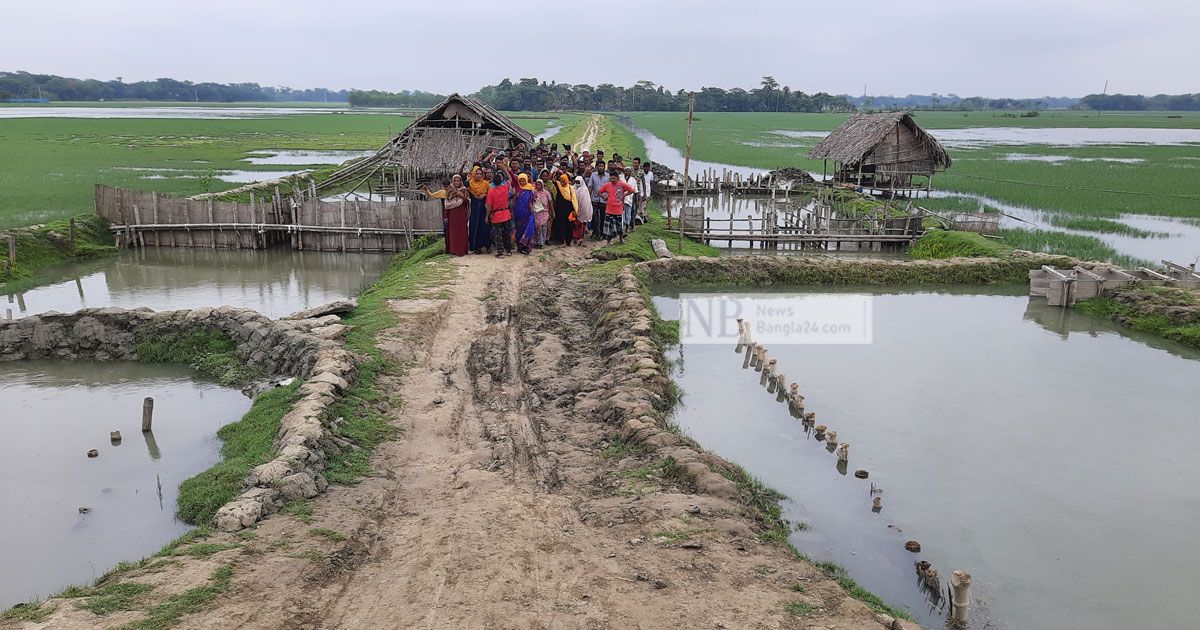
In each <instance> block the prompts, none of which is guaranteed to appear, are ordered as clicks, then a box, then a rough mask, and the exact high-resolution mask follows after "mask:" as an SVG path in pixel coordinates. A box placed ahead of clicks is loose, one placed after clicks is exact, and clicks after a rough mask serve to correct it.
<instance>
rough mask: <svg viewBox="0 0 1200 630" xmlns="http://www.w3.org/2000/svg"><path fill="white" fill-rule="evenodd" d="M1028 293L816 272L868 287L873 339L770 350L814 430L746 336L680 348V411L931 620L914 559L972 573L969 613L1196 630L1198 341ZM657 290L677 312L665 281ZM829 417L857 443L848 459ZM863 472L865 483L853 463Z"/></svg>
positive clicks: (823, 547) (977, 619)
mask: <svg viewBox="0 0 1200 630" xmlns="http://www.w3.org/2000/svg"><path fill="white" fill-rule="evenodd" d="M971 289H976V290H977V289H978V288H975V287H972V288H971ZM790 290H792V291H795V290H796V288H794V287H791V288H790ZM1026 290H1027V289H1026V288H1025V287H1020V286H1015V287H1009V288H986V287H985V288H983V290H982V291H981V292H980V293H978V294H970V293H964V290H963V289H962V288H957V289H953V288H946V287H936V288H933V290H928V289H925V288H920V289H916V290H914V291H915V292H904V293H897V292H896V291H895V290H888V289H879V288H870V287H845V288H842V289H840V290H839V291H829V290H827V289H826V288H825V287H820V288H814V289H812V291H814V292H820V293H833V294H837V293H839V292H841V291H845V292H855V293H864V292H866V293H874V294H875V297H874V311H875V315H874V323H875V334H874V343H873V344H871V345H861V346H855V345H838V346H830V345H804V346H784V345H776V346H775V347H772V348H771V356H772V357H773V358H776V359H778V361H779V366H780V371H783V372H784V373H786V374H787V375H788V379H789V380H791V381H795V382H797V383H799V384H800V393H801V394H803V395H805V396H806V397H807V398H806V400H805V406H806V408H807V410H808V412H810V413H812V412H815V413H816V417H815V418H814V420H813V425H814V426H808V425H806V424H805V423H803V422H800V421H797V419H795V418H794V417H793V416H794V414H789V413H788V411H787V406H786V403H781V402H780V401H779V400H778V396H773V395H768V394H767V393H765V392H763V391H761V389H762V385H761V382H762V380H761V376H760V375H759V374H755V373H749V374H746V373H743V372H741V371H739V370H738V365H739V364H740V365H745V364H746V362H745V360H744V358H743V357H737V356H736V355H734V357H730V354H729V353H730V350H731V348H729V347H724V346H703V345H685V346H683V347H682V348H680V349H679V351H678V352H679V355H678V357H677V359H678V360H679V365H680V368H679V370H678V373H677V375H676V378H677V380H678V381H679V383H680V385H681V388H682V390H683V392H684V400H683V404H682V405H681V407H680V408H679V410H678V412H677V414H676V417H675V420H676V422H678V423H679V425H680V426H681V427H682V428H683V429H684V430H685V431H686V432H687V433H688V434H689V435H691V436H692V437H694V438H696V439H697V440H698V441H699V442H700V443H701V444H702V445H704V446H705V447H707V448H710V449H712V450H714V451H716V452H718V453H719V454H721V455H724V456H726V457H728V458H729V459H731V460H733V461H736V462H739V463H741V464H743V465H745V466H746V468H747V469H748V470H749V471H750V472H751V473H753V474H755V475H756V476H758V477H759V478H761V479H763V480H764V481H765V482H766V483H768V484H769V485H771V486H773V487H775V488H777V489H779V490H780V491H782V492H784V493H785V494H787V495H788V496H789V497H790V499H789V500H788V501H786V502H785V506H784V507H785V512H786V516H787V517H788V518H789V519H790V520H791V521H792V522H793V523H797V524H799V523H803V524H804V526H803V527H802V528H800V529H798V530H797V531H795V532H793V534H792V542H793V543H794V544H796V546H797V547H798V548H800V550H801V551H803V552H805V553H806V554H808V555H809V556H811V557H812V558H814V559H815V560H830V561H834V562H837V563H839V564H841V565H843V566H845V567H846V569H847V570H848V572H849V574H850V576H851V577H853V578H854V579H856V580H857V581H858V582H859V583H861V584H862V585H863V586H864V587H865V588H867V589H869V590H871V591H873V592H876V593H877V594H879V595H880V596H881V597H883V598H884V599H885V600H887V601H889V602H891V603H893V604H897V605H901V606H904V607H906V608H908V609H910V610H911V611H912V612H913V613H914V616H915V617H917V619H918V620H919V621H920V622H921V623H923V624H925V625H926V626H927V627H933V626H940V625H941V624H942V623H944V615H945V601H944V597H943V595H942V592H941V591H940V590H935V589H930V588H929V587H928V585H926V584H925V583H924V580H923V579H922V578H921V576H919V575H918V574H917V572H916V568H917V567H916V566H915V564H914V563H915V562H918V561H921V560H925V561H928V562H930V563H931V564H932V566H933V567H934V568H936V569H938V570H939V571H940V572H941V583H940V584H941V588H945V587H946V585H947V582H948V578H949V574H950V572H951V571H953V570H955V569H965V570H967V571H969V572H970V573H972V575H973V576H974V578H975V582H974V586H973V589H972V590H973V593H972V594H973V596H974V597H975V600H976V603H975V605H973V607H972V616H973V622H972V624H971V625H972V627H977V628H978V627H990V628H1047V629H1052V630H1053V629H1059V628H1062V629H1066V628H1082V627H1095V628H1125V627H1187V626H1189V624H1190V623H1191V622H1190V620H1191V619H1194V618H1195V617H1196V616H1197V615H1200V603H1198V602H1196V601H1195V600H1194V598H1188V597H1186V595H1185V594H1184V593H1185V589H1186V588H1187V586H1185V585H1188V584H1193V583H1196V581H1197V580H1198V579H1200V568H1198V567H1200V547H1197V546H1195V545H1192V544H1191V543H1190V542H1189V541H1190V540H1192V538H1193V536H1192V533H1191V532H1192V529H1194V523H1195V522H1196V520H1197V519H1200V502H1197V501H1195V500H1193V498H1194V496H1195V493H1194V489H1195V487H1196V485H1197V484H1198V483H1200V474H1198V473H1197V472H1196V471H1195V470H1194V466H1192V465H1191V462H1192V459H1193V457H1192V453H1194V452H1195V450H1196V449H1197V448H1200V425H1197V424H1196V423H1195V422H1194V421H1193V419H1194V417H1195V410H1194V405H1193V404H1192V402H1191V401H1190V400H1189V399H1188V398H1187V397H1185V396H1183V395H1182V394H1181V393H1182V392H1185V391H1191V388H1193V387H1194V384H1195V383H1196V382H1197V381H1200V360H1198V359H1200V352H1197V351H1195V350H1192V349H1187V348H1184V347H1182V346H1178V345H1177V344H1170V343H1169V342H1162V343H1158V342H1156V343H1154V344H1153V345H1152V344H1150V343H1146V342H1145V341H1144V340H1142V339H1139V338H1134V337H1130V336H1128V335H1124V334H1119V333H1117V332H1115V331H1113V330H1112V326H1111V325H1109V324H1107V322H1104V321H1103V320H1097V319H1094V318H1090V317H1088V316H1083V315H1081V314H1077V313H1076V314H1074V315H1072V316H1070V317H1068V318H1065V319H1064V318H1061V317H1059V318H1055V313H1052V312H1051V311H1049V310H1047V309H1043V308H1039V307H1038V306H1036V303H1035V304H1031V303H1030V300H1029V298H1028V297H1027V296H1026V295H1025V294H1024V293H1025V291H1026ZM756 292H760V291H757V290H756ZM656 293H661V292H658V291H656ZM709 293H714V292H712V291H711V290H710V291H709ZM716 293H717V294H720V292H716ZM655 303H656V305H658V306H659V308H660V311H661V312H662V313H663V315H664V317H670V316H672V315H674V314H675V313H677V309H678V306H677V300H676V299H674V298H672V297H656V298H655ZM1089 320H1090V321H1089ZM1077 330H1078V331H1080V333H1082V334H1079V333H1076V334H1069V333H1071V332H1075V331H1077ZM1064 334H1065V336H1064ZM1163 346H1167V347H1166V348H1164V349H1168V350H1169V352H1162V351H1161V349H1160V347H1163ZM750 369H753V368H750ZM1130 418H1138V419H1139V429H1140V430H1141V431H1144V432H1146V433H1147V434H1150V435H1155V436H1159V437H1160V438H1161V439H1160V440H1156V441H1155V444H1154V445H1153V448H1152V452H1151V451H1148V450H1147V448H1141V447H1138V448H1134V447H1131V446H1130V444H1129V443H1128V442H1125V441H1121V440H1114V439H1113V436H1115V435H1120V434H1122V433H1123V432H1125V431H1127V430H1128V426H1127V423H1128V420H1129V419H1130ZM732 419H737V420H736V421H734V420H732ZM819 424H825V425H827V426H828V427H829V429H831V430H835V431H837V433H838V440H839V441H840V442H849V443H851V444H852V448H851V449H850V453H849V462H848V465H847V466H845V467H840V466H838V465H837V458H836V457H835V456H833V455H831V454H830V453H829V452H828V442H827V441H824V440H822V439H821V436H819V435H818V432H817V431H816V430H815V425H819ZM831 469H832V470H831ZM858 469H863V470H866V471H868V472H869V478H868V479H858V478H855V476H854V475H853V474H843V472H847V473H850V472H853V471H855V470H858ZM875 498H879V499H880V500H881V506H880V509H879V510H875V509H874V506H873V501H874V499H875ZM907 540H917V541H919V542H920V543H921V544H922V547H923V549H922V551H921V552H920V554H912V553H909V552H908V551H906V550H905V549H904V542H905V541H907ZM1130 541H1137V543H1136V544H1130ZM1148 620H1149V621H1148Z"/></svg>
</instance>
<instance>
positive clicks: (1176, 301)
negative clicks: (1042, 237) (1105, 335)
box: [1075, 286, 1200, 348]
mask: <svg viewBox="0 0 1200 630" xmlns="http://www.w3.org/2000/svg"><path fill="white" fill-rule="evenodd" d="M1075 308H1076V309H1078V310H1080V311H1082V312H1084V313H1089V314H1092V315H1097V316H1100V317H1105V318H1107V319H1110V320H1112V321H1115V322H1117V323H1119V324H1124V325H1126V326H1129V327H1130V328H1133V329H1134V330H1138V331H1141V332H1146V333H1152V334H1156V335H1161V336H1163V337H1166V338H1167V339H1171V340H1173V341H1178V342H1179V343H1182V344H1185V345H1188V346H1192V347H1195V348H1200V291H1197V290H1195V289H1181V288H1176V287H1137V286H1130V287H1124V288H1120V289H1116V290H1114V291H1112V294H1111V295H1108V296H1102V297H1097V298H1092V299H1090V300H1083V301H1081V302H1078V303H1077V304H1075Z"/></svg>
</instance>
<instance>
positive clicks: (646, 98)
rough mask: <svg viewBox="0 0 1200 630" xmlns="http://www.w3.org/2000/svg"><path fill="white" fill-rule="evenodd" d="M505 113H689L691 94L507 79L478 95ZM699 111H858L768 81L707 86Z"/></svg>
mask: <svg viewBox="0 0 1200 630" xmlns="http://www.w3.org/2000/svg"><path fill="white" fill-rule="evenodd" d="M474 96H478V97H479V98H481V99H483V100H484V101H486V102H487V103H489V104H491V105H492V106H493V107H496V108H497V109H502V110H509V111H516V110H525V111H546V110H554V109H586V110H598V111H686V110H687V108H688V93H687V91H685V90H677V91H675V92H671V91H670V90H668V89H666V88H664V87H663V86H661V85H657V84H655V83H654V82H652V81H638V82H637V83H635V84H633V85H632V86H630V87H622V86H618V85H612V84H611V83H601V84H600V85H596V86H591V85H587V84H582V83H578V84H570V83H556V82H554V81H550V82H546V81H539V80H538V79H536V78H525V79H518V80H517V81H516V82H513V81H512V80H511V79H504V80H503V81H501V82H500V83H498V84H496V85H489V86H486V87H484V88H483V89H481V90H479V91H478V92H476V93H475V94H474ZM696 109H697V110H699V111H706V112H825V111H850V110H853V109H854V107H853V106H852V105H851V104H850V103H849V102H847V101H846V99H845V98H843V97H840V96H833V95H831V94H826V93H824V92H820V93H817V94H805V93H804V92H797V91H793V90H792V89H791V88H789V87H787V86H780V85H779V82H778V81H776V80H775V79H774V77H763V79H762V82H761V83H760V85H759V87H757V88H754V89H751V90H745V89H742V88H730V89H724V88H718V87H704V88H700V90H699V91H697V92H696Z"/></svg>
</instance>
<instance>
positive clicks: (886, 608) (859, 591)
mask: <svg viewBox="0 0 1200 630" xmlns="http://www.w3.org/2000/svg"><path fill="white" fill-rule="evenodd" d="M814 564H815V565H816V567H817V568H818V569H820V570H821V572H822V573H824V574H825V575H826V576H828V577H829V578H830V579H832V580H833V581H834V582H837V583H838V585H839V586H841V587H842V588H843V589H845V590H846V593H847V594H849V595H850V597H853V598H854V599H857V600H858V601H860V602H862V603H864V604H866V605H867V608H870V609H871V610H873V611H875V612H877V613H884V614H886V615H891V616H892V617H899V618H900V619H909V620H911V619H912V616H910V615H909V614H908V612H906V611H903V610H900V609H898V608H895V607H893V606H891V605H889V604H888V603H887V602H885V601H883V600H882V599H880V598H879V596H878V595H876V594H874V593H872V592H870V591H868V590H866V589H864V588H863V587H861V586H859V585H858V582H855V581H854V579H853V578H851V577H850V576H849V575H848V574H847V573H846V569H845V568H844V567H842V566H841V565H839V564H837V563H834V562H816V563H814Z"/></svg>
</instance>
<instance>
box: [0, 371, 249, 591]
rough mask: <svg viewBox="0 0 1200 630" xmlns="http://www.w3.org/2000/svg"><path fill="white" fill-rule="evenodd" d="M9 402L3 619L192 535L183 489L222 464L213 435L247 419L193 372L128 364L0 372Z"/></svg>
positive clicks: (1, 477) (236, 395) (0, 536)
mask: <svg viewBox="0 0 1200 630" xmlns="http://www.w3.org/2000/svg"><path fill="white" fill-rule="evenodd" d="M148 395H151V396H153V397H154V399H155V420H154V431H153V432H152V433H149V434H143V433H142V432H141V409H142V398H143V397H145V396H148ZM0 401H3V404H2V409H3V412H2V413H0V431H3V433H4V439H3V440H0V558H3V559H4V561H3V566H4V570H3V571H0V609H4V608H8V607H9V606H12V605H13V604H16V603H18V602H22V601H27V600H30V599H34V598H39V597H45V596H47V595H51V594H53V593H56V592H58V591H59V590H61V589H62V588H64V587H66V586H69V585H72V584H90V583H91V582H92V580H94V579H95V578H98V577H100V576H101V575H103V574H104V573H105V572H106V571H108V570H109V569H111V568H112V567H113V566H115V565H116V564H117V563H118V562H123V561H136V560H139V559H141V558H143V557H145V556H148V555H151V554H153V553H154V552H156V551H158V550H159V549H160V548H161V547H162V546H163V545H165V544H166V543H168V542H170V541H171V540H172V539H174V538H176V537H178V536H179V535H180V534H182V533H183V532H184V531H186V530H187V529H188V528H189V526H188V525H186V524H184V523H182V522H180V521H178V520H176V518H175V507H176V505H175V499H176V496H177V494H178V488H179V484H180V482H182V481H183V480H185V479H187V478H188V477H191V476H192V475H195V474H196V473H198V472H200V471H202V470H204V469H206V468H208V467H209V466H211V465H212V464H213V463H215V462H216V461H217V459H218V448H219V444H218V442H217V439H216V436H215V434H216V430H217V429H218V428H219V427H221V426H222V425H225V424H228V423H230V422H233V421H235V420H237V419H239V418H240V417H241V416H242V414H243V413H245V412H246V411H247V410H248V409H249V408H250V399H249V398H246V397H245V396H243V395H242V394H241V393H240V392H238V391H237V390H235V389H230V388H227V387H222V386H220V385H217V384H216V383H214V382H211V381H209V380H207V379H205V378H203V377H201V376H199V375H198V374H196V373H195V372H193V371H192V370H191V369H189V368H186V367H182V366H172V365H161V364H154V365H145V364H139V363H125V362H116V363H105V364H96V363H86V362H81V363H70V362H51V361H29V362H15V363H0ZM110 431H120V432H121V434H122V438H123V440H122V441H121V443H120V444H118V445H114V444H112V443H111V442H110V440H109V432H110ZM90 449H96V450H98V451H99V456H98V457H96V458H89V457H87V455H86V453H87V452H88V451H89V450H90Z"/></svg>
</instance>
